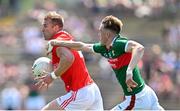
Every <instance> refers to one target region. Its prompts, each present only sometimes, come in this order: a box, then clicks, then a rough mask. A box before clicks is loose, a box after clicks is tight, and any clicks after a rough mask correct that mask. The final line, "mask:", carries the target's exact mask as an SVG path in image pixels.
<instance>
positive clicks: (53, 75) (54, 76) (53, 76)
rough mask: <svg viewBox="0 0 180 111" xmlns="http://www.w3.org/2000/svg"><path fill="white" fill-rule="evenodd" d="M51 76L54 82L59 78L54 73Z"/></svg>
mask: <svg viewBox="0 0 180 111" xmlns="http://www.w3.org/2000/svg"><path fill="white" fill-rule="evenodd" d="M50 75H51V78H52V79H54V80H55V79H57V78H58V76H56V74H55V73H54V71H53V72H51V73H50Z"/></svg>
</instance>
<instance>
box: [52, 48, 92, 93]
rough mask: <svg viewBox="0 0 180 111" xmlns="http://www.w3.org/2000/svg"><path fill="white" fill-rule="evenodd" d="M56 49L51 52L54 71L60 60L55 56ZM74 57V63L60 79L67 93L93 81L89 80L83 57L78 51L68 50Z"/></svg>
mask: <svg viewBox="0 0 180 111" xmlns="http://www.w3.org/2000/svg"><path fill="white" fill-rule="evenodd" d="M56 49H57V47H54V48H53V50H52V63H53V65H54V69H56V68H57V66H58V64H59V62H60V61H61V58H59V57H58V56H57V54H56ZM70 51H71V53H72V54H73V56H74V58H75V59H74V62H73V64H72V65H71V67H70V68H69V69H68V70H67V71H66V72H65V73H64V74H62V76H61V79H62V80H63V81H64V83H65V87H66V90H67V91H70V90H73V91H76V90H78V89H80V88H82V87H84V86H86V85H88V84H91V83H92V82H93V80H92V79H91V77H90V75H89V73H88V70H87V68H86V66H85V62H84V58H83V55H82V53H81V52H80V51H75V50H70Z"/></svg>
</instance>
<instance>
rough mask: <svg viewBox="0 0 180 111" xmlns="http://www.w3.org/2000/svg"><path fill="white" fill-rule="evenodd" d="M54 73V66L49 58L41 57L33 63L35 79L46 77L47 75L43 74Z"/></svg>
mask: <svg viewBox="0 0 180 111" xmlns="http://www.w3.org/2000/svg"><path fill="white" fill-rule="evenodd" d="M52 71H53V66H52V62H51V59H49V58H47V57H40V58H38V59H36V60H35V61H34V63H33V66H32V73H33V76H34V77H35V78H36V77H42V76H44V75H45V74H44V73H43V72H48V73H50V72H52Z"/></svg>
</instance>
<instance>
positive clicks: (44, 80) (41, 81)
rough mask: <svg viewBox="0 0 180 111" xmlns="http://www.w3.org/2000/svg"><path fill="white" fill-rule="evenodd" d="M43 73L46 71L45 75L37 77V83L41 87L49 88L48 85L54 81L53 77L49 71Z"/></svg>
mask: <svg viewBox="0 0 180 111" xmlns="http://www.w3.org/2000/svg"><path fill="white" fill-rule="evenodd" d="M43 73H45V74H44V75H45V76H42V77H37V78H35V80H37V81H38V82H37V83H36V84H35V85H36V86H37V87H38V88H39V89H48V86H49V85H50V84H51V83H52V81H53V79H52V77H51V75H50V74H49V73H47V72H43Z"/></svg>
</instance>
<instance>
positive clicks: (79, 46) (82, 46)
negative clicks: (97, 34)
mask: <svg viewBox="0 0 180 111" xmlns="http://www.w3.org/2000/svg"><path fill="white" fill-rule="evenodd" d="M48 44H50V45H52V46H61V47H68V48H71V49H74V50H81V51H86V52H93V49H92V48H93V44H87V43H84V42H80V41H58V40H51V41H49V43H48Z"/></svg>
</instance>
